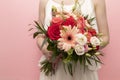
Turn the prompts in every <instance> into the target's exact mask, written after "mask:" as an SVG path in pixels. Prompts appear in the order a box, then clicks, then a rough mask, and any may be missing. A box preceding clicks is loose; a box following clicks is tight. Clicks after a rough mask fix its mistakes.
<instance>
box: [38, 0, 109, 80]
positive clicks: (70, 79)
mask: <svg viewBox="0 0 120 80" xmlns="http://www.w3.org/2000/svg"><path fill="white" fill-rule="evenodd" d="M61 1H63V2H64V5H65V6H64V7H65V8H66V10H68V11H69V10H70V9H71V6H72V5H73V3H74V2H75V0H69V1H68V0H40V6H39V8H40V9H39V22H40V24H41V23H42V24H44V25H49V21H50V19H51V6H52V5H54V6H56V7H60V4H61ZM78 1H79V2H80V3H81V11H82V13H84V14H90V15H91V16H94V17H96V21H94V24H95V26H94V28H95V29H96V30H98V31H99V32H101V33H103V34H104V36H103V37H102V39H103V42H104V45H103V46H101V49H102V48H104V47H106V46H107V45H108V43H109V30H108V24H107V17H106V7H105V1H104V0H78ZM45 28H46V29H47V26H45ZM43 39H44V36H42V35H39V36H38V37H37V44H38V47H40V45H41V44H42V41H43ZM46 46H47V43H46ZM46 46H44V47H43V48H42V50H41V51H42V53H43V54H44V55H43V56H42V58H41V59H40V61H42V60H44V59H49V58H50V56H51V53H52V52H50V51H48V50H47V49H46ZM79 67H80V64H79V65H78V66H76V71H75V73H73V76H71V75H69V74H66V73H65V71H64V68H63V66H62V65H61V64H60V65H59V67H58V70H57V71H56V74H55V75H53V76H45V74H44V73H43V72H41V74H40V80H98V76H97V70H98V69H99V68H100V65H98V66H95V63H93V66H90V65H86V68H87V69H86V71H85V72H84V71H83V69H79Z"/></svg>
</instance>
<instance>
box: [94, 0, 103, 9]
mask: <svg viewBox="0 0 120 80" xmlns="http://www.w3.org/2000/svg"><path fill="white" fill-rule="evenodd" d="M92 1H93V3H94V6H95V8H96V7H105V0H92Z"/></svg>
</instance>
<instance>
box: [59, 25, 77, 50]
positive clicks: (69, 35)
mask: <svg viewBox="0 0 120 80" xmlns="http://www.w3.org/2000/svg"><path fill="white" fill-rule="evenodd" d="M78 32H79V29H77V27H75V26H74V27H71V25H69V26H63V29H62V30H60V36H61V38H59V39H58V41H59V43H58V48H60V49H62V50H64V51H68V50H70V49H71V48H72V47H74V46H75V44H76V39H77V37H76V35H77V34H78Z"/></svg>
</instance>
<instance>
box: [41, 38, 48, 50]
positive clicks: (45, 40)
mask: <svg viewBox="0 0 120 80" xmlns="http://www.w3.org/2000/svg"><path fill="white" fill-rule="evenodd" d="M47 39H48V38H45V39H44V41H43V43H42V45H41V47H40V49H42V48H43V46H44V45H45V43H46V42H47Z"/></svg>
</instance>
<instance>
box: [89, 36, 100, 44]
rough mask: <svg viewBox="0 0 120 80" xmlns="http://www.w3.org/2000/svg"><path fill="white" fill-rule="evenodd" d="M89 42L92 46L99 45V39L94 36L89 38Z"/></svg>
mask: <svg viewBox="0 0 120 80" xmlns="http://www.w3.org/2000/svg"><path fill="white" fill-rule="evenodd" d="M90 43H91V44H92V45H93V46H98V45H100V40H99V39H98V38H97V37H96V36H93V37H91V38H90Z"/></svg>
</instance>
